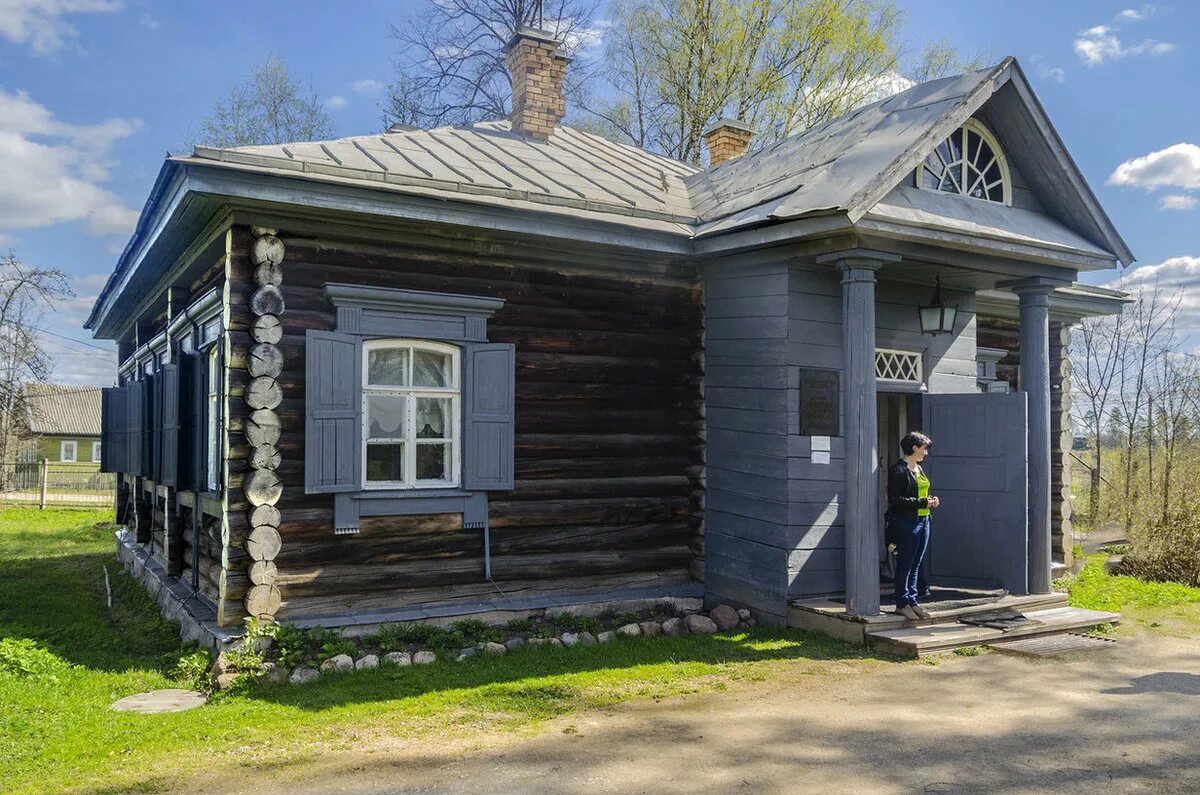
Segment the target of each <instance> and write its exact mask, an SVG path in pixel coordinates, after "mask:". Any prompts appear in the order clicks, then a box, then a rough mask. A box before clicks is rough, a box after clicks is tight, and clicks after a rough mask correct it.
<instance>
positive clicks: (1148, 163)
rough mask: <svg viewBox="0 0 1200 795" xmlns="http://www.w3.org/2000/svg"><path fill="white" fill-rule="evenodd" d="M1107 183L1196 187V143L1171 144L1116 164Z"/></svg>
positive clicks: (1199, 179)
mask: <svg viewBox="0 0 1200 795" xmlns="http://www.w3.org/2000/svg"><path fill="white" fill-rule="evenodd" d="M1108 184H1109V185H1121V186H1126V187H1135V188H1145V189H1146V190H1154V189H1155V188H1183V189H1184V190H1200V146H1196V145H1195V144H1175V145H1173V146H1168V147H1167V148H1166V149H1159V150H1158V151H1157V152H1151V153H1150V154H1148V155H1143V156H1142V157H1135V158H1134V159H1133V160H1126V161H1125V162H1124V163H1122V164H1121V165H1119V166H1117V168H1116V170H1114V171H1113V173H1112V174H1111V175H1109V177H1108Z"/></svg>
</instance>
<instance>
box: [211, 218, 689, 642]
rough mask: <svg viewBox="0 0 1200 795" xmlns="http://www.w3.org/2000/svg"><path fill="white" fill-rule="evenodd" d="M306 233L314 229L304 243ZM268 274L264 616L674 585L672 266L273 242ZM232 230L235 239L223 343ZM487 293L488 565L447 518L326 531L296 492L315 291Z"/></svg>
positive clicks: (323, 308)
mask: <svg viewBox="0 0 1200 795" xmlns="http://www.w3.org/2000/svg"><path fill="white" fill-rule="evenodd" d="M324 234H325V233H323V235H324ZM279 237H280V239H281V240H283V242H284V244H285V247H286V255H285V259H284V263H283V266H282V271H283V286H282V291H283V297H284V302H285V309H284V312H283V314H282V318H281V319H282V321H283V332H284V334H283V339H282V341H281V342H280V349H281V350H282V352H283V354H284V365H283V373H282V374H281V376H280V378H279V379H278V380H279V383H280V386H281V387H282V390H283V395H284V399H283V403H282V404H281V405H280V407H279V409H278V413H279V417H280V421H281V424H282V427H283V431H282V436H281V439H280V443H279V450H280V453H281V454H282V462H281V464H280V466H279V470H278V471H279V473H280V475H281V477H282V480H283V496H282V497H281V499H280V500H279V503H278V507H279V509H280V512H281V514H282V519H281V526H280V536H281V538H282V548H281V550H280V552H279V554H278V556H277V557H276V559H275V563H276V565H277V566H278V571H279V577H278V586H279V588H280V590H281V592H282V596H283V605H282V608H281V610H280V611H279V613H278V616H277V617H278V618H279V619H281V620H288V619H289V618H299V617H319V616H322V615H336V614H343V613H347V612H351V611H376V610H400V609H405V608H420V607H423V606H429V605H435V604H436V605H446V604H451V603H454V602H478V601H481V600H488V599H492V598H501V597H522V596H527V597H539V596H540V597H548V596H554V595H556V594H562V595H565V594H580V593H592V594H595V595H596V596H597V598H602V597H603V596H604V595H605V594H607V593H611V592H612V591H613V589H616V588H621V587H630V588H653V587H657V586H675V585H680V584H685V583H688V582H690V581H691V580H690V575H689V567H691V565H692V564H693V562H694V561H695V560H696V558H697V556H698V554H699V553H700V552H701V551H702V540H701V538H700V532H701V493H702V488H703V479H702V470H703V462H702V455H703V453H702V436H701V433H702V427H703V420H702V406H701V393H700V381H701V377H702V369H703V352H702V346H703V334H702V328H701V323H702V320H703V318H702V314H703V311H702V291H701V289H700V287H699V285H698V284H697V282H696V279H695V278H694V276H693V275H692V274H691V273H686V272H685V273H682V274H665V273H661V272H660V273H658V274H657V275H649V274H647V275H644V276H635V275H630V274H628V273H624V274H621V273H616V272H612V271H610V272H606V271H605V270H604V269H603V268H602V267H600V266H593V267H585V266H582V265H580V264H578V259H573V258H569V257H566V256H564V257H563V260H562V263H561V265H560V266H555V265H553V264H549V265H530V264H527V263H528V262H529V260H524V261H521V260H517V259H506V258H503V257H502V256H488V257H482V256H478V255H475V254H468V253H461V252H454V251H447V250H434V249H426V248H420V247H417V246H401V245H396V244H382V243H376V244H368V243H364V242H361V240H358V241H355V242H350V241H347V240H344V239H340V238H337V237H336V236H335V235H325V236H323V237H322V238H321V239H316V238H313V237H309V236H306V235H301V234H293V233H289V232H288V231H287V230H286V229H282V230H281V231H280V232H279ZM249 245H250V237H249V232H248V230H247V229H245V228H241V227H235V235H234V247H233V270H232V272H233V274H234V279H235V284H234V285H233V289H232V290H231V292H232V294H233V295H232V299H231V305H232V308H233V322H232V326H233V331H232V334H233V338H232V344H233V348H234V350H235V355H234V359H235V360H236V359H237V353H236V352H237V351H239V350H242V349H245V348H247V347H248V346H249V344H250V341H249V338H248V336H247V334H246V329H247V328H248V324H249V323H250V322H252V318H251V317H250V316H249V315H248V313H247V312H246V311H245V310H244V309H243V307H245V306H246V298H247V297H248V295H249V292H250V291H251V290H252V289H253V285H251V284H249V275H250V271H251V266H250V263H249V260H248V255H249ZM660 270H661V269H660ZM331 282H336V283H349V284H363V285H374V286H380V287H393V288H404V289H412V290H423V291H434V292H445V293H458V294H464V295H478V296H489V297H497V298H502V299H504V301H505V305H504V307H503V308H502V309H501V310H500V311H498V312H497V313H496V314H495V315H494V317H493V318H492V319H491V320H490V321H489V323H488V336H489V339H490V341H492V342H507V343H513V344H515V346H516V367H517V378H516V438H515V446H516V460H515V468H516V469H515V471H516V488H515V489H514V490H513V491H512V492H494V493H492V494H491V500H490V509H489V516H490V523H491V539H492V542H491V555H492V558H491V564H492V576H493V578H494V579H495V583H489V582H486V581H485V579H484V559H483V539H482V534H481V531H479V530H464V529H463V528H462V520H461V516H460V515H458V514H445V515H427V516H396V517H364V519H363V520H362V529H361V532H360V533H359V534H357V535H352V536H335V535H334V533H333V496H332V495H329V494H323V495H317V494H315V495H306V494H305V493H304V463H303V462H304V455H303V450H304V442H305V440H304V411H305V378H304V360H305V359H304V344H305V343H304V339H305V336H304V335H305V332H306V330H308V329H332V328H333V327H334V324H335V314H334V311H333V308H332V306H331V304H330V303H329V302H328V300H327V299H326V297H325V295H324V292H323V288H324V285H325V284H326V283H331ZM247 379H248V375H247V374H246V373H245V372H244V371H240V370H237V369H233V370H231V371H230V384H231V395H232V396H235V397H231V412H232V414H233V416H232V417H231V424H230V431H231V435H230V448H231V459H232V460H231V461H230V487H231V488H230V492H229V499H230V506H229V507H230V512H229V523H230V542H231V546H238V545H239V544H240V543H242V541H243V540H244V538H245V534H246V533H247V532H248V531H249V528H248V526H247V508H248V507H249V506H248V505H247V504H246V502H245V501H244V498H243V496H242V494H241V490H240V488H239V486H240V483H241V478H242V477H243V476H244V475H245V474H246V473H247V471H248V469H249V467H248V463H247V462H246V460H245V457H246V455H247V454H248V448H247V445H246V443H245V439H244V437H243V436H242V435H241V433H240V429H241V428H242V427H243V425H242V423H243V422H244V418H245V414H246V413H247V412H248V411H249V410H248V409H246V408H245V407H244V405H243V404H242V402H241V401H240V400H238V399H236V395H238V394H239V393H240V391H241V390H242V389H244V387H245V384H246V381H247Z"/></svg>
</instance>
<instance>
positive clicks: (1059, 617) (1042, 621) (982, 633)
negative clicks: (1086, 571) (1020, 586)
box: [866, 607, 1121, 657]
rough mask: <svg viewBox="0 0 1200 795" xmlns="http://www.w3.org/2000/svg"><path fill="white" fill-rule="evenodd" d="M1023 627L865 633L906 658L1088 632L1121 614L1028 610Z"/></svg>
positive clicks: (872, 641)
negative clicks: (1005, 641) (1086, 630)
mask: <svg viewBox="0 0 1200 795" xmlns="http://www.w3.org/2000/svg"><path fill="white" fill-rule="evenodd" d="M1025 617H1026V618H1028V619H1030V621H1031V622H1035V623H1030V624H1026V625H1025V626H1020V627H1014V628H1013V629H1010V630H1007V631H1004V630H999V629H992V628H990V627H978V626H973V625H971V624H931V623H927V624H922V625H920V626H910V627H901V628H899V629H880V630H871V631H868V632H867V633H866V639H867V644H868V645H869V646H871V647H872V648H877V649H881V650H884V651H888V652H891V653H893V654H898V655H901V656H907V657H924V656H926V655H929V654H937V653H939V652H945V651H950V650H952V649H957V648H961V647H963V646H983V645H988V644H991V643H992V642H993V641H1000V640H1015V639H1016V638H1026V637H1035V636H1038V635H1053V634H1058V633H1061V632H1071V631H1075V630H1085V629H1090V628H1092V627H1095V626H1099V625H1100V624H1115V623H1117V622H1119V621H1120V620H1121V614H1120V613H1108V612H1102V611H1099V610H1086V609H1084V608H1082V607H1051V608H1046V609H1040V610H1030V611H1028V612H1026V613H1025Z"/></svg>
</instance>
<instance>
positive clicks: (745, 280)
mask: <svg viewBox="0 0 1200 795" xmlns="http://www.w3.org/2000/svg"><path fill="white" fill-rule="evenodd" d="M896 275H902V274H896ZM705 291H706V295H705V299H706V322H705V328H706V339H705V356H706V374H705V379H706V382H705V397H706V402H707V405H706V412H705V416H706V423H707V428H706V435H707V440H708V453H707V490H706V495H705V499H706V514H705V541H706V546H705V553H706V558H705V560H706V572H705V583H706V590H707V592H708V594H709V599H710V600H711V601H718V600H722V599H723V600H728V601H733V602H737V603H738V604H743V605H746V606H748V607H750V608H752V609H755V610H757V611H759V613H760V614H761V615H763V616H764V618H766V620H768V621H770V620H774V621H776V622H777V623H783V622H784V621H786V616H787V602H788V600H789V599H794V598H800V597H806V596H817V595H824V594H832V593H839V592H840V591H842V590H843V588H844V565H845V543H844V538H845V535H844V527H843V524H842V516H841V511H840V499H841V494H842V490H843V485H844V478H845V470H844V462H845V444H844V434H845V433H851V432H853V431H854V427H855V423H854V418H852V417H845V416H842V418H841V427H842V431H843V436H835V437H833V438H832V439H830V451H829V452H830V463H829V464H815V463H813V462H812V438H811V437H809V436H802V435H801V434H800V369H801V368H820V369H831V370H839V371H840V370H841V369H842V338H841V335H842V322H841V312H842V295H841V278H840V274H839V273H838V271H837V269H836V268H834V267H833V266H830V265H817V264H811V263H806V262H797V261H790V262H789V261H780V262H758V263H754V264H748V263H747V264H739V263H729V262H724V263H719V264H715V265H712V266H710V268H709V269H708V270H707V271H706V274H705ZM928 298H929V287H928V286H921V287H914V286H912V285H909V284H906V283H903V282H901V281H896V280H895V279H894V278H893V275H892V274H889V273H888V272H887V271H884V272H883V273H881V274H880V282H879V284H878V285H877V288H876V347H879V348H892V349H897V350H906V351H920V352H922V353H923V354H924V361H925V367H926V382H927V385H928V388H929V391H930V392H934V393H950V392H975V391H978V386H977V383H976V366H975V317H974V310H975V303H974V295H973V294H969V293H959V292H955V291H946V300H947V301H948V302H949V303H953V304H957V305H958V308H959V311H960V315H959V320H958V324H957V327H956V328H957V331H956V333H955V334H954V335H942V336H938V337H929V336H924V335H922V334H921V333H920V328H919V326H918V322H917V311H916V308H917V306H918V305H919V304H920V303H923V302H925V301H927V300H928ZM890 457H893V456H892V455H891V452H890V451H887V453H886V455H885V456H884V458H885V459H887V458H890Z"/></svg>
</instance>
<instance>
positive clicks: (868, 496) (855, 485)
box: [817, 249, 900, 616]
mask: <svg viewBox="0 0 1200 795" xmlns="http://www.w3.org/2000/svg"><path fill="white" fill-rule="evenodd" d="M899 259H900V258H899V257H898V256H896V255H894V254H886V253H883V252H876V251H867V250H863V249H855V250H852V251H840V252H837V253H835V254H827V255H825V256H822V257H820V258H818V260H817V261H818V262H832V263H834V264H836V265H837V267H838V269H839V270H841V272H842V378H843V379H844V381H845V384H844V386H843V392H842V394H843V396H844V397H843V400H844V404H843V407H842V411H843V416H844V419H843V421H842V433H843V436H844V437H845V440H846V465H845V486H844V488H843V489H842V500H843V502H842V521H843V522H844V524H845V532H846V536H845V537H846V612H847V613H849V614H850V615H852V616H873V615H878V613H879V543H880V541H879V528H880V524H881V523H882V518H881V517H880V516H879V484H878V470H877V467H878V463H877V456H876V453H877V451H876V430H877V427H878V424H879V420H878V417H877V416H876V409H875V273H876V271H878V270H879V269H880V268H881V267H883V264H884V263H885V262H897V261H899Z"/></svg>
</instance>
